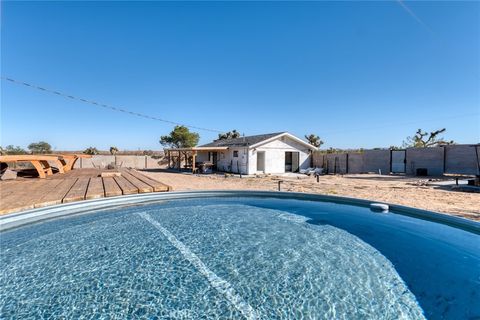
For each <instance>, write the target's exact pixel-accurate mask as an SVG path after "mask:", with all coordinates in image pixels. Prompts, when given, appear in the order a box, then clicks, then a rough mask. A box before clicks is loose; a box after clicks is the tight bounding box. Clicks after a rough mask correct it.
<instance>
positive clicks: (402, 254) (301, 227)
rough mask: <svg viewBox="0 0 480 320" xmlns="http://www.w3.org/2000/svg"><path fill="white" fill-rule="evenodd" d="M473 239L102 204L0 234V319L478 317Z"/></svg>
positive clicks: (175, 206) (205, 203)
mask: <svg viewBox="0 0 480 320" xmlns="http://www.w3.org/2000/svg"><path fill="white" fill-rule="evenodd" d="M479 239H480V236H479V235H477V234H474V233H471V232H467V231H464V230H461V229H458V228H453V227H449V226H446V225H442V224H438V223H434V222H429V221H424V220H419V219H415V218H411V217H407V216H403V215H399V214H394V213H374V212H371V211H370V210H369V209H368V208H365V207H359V206H353V205H344V204H343V205H342V204H335V203H329V202H314V201H302V200H292V199H275V198H205V199H188V200H185V199H183V200H168V201H163V202H159V203H155V204H147V205H138V206H131V207H122V208H117V209H109V210H102V211H97V212H91V213H88V214H81V215H73V216H69V217H63V218H57V219H55V220H48V221H44V222H38V223H34V224H30V225H26V226H23V227H19V228H16V229H12V230H9V231H5V232H2V233H1V259H0V268H1V276H0V285H1V291H0V303H1V305H0V318H2V319H20V318H22V319H26V318H32V319H33V318H35V319H36V318H72V319H76V318H81V317H84V316H88V318H90V317H93V318H118V319H125V318H146V319H210V318H213V319H232V318H233V319H237V318H238V319H242V318H243V319H245V318H246V319H422V318H428V319H475V318H478V317H480V303H479V301H480V240H479Z"/></svg>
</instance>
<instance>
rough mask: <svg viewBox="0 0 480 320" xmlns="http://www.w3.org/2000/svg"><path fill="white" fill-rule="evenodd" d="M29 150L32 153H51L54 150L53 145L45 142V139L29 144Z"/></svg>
mask: <svg viewBox="0 0 480 320" xmlns="http://www.w3.org/2000/svg"><path fill="white" fill-rule="evenodd" d="M27 148H28V150H30V152H31V153H32V154H35V153H51V152H52V146H51V145H50V144H49V143H47V142H45V141H39V142H32V143H30V144H29V145H28V147H27Z"/></svg>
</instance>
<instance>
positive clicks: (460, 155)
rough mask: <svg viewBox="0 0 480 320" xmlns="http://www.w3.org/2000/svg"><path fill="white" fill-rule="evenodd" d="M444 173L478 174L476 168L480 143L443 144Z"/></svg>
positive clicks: (479, 153)
mask: <svg viewBox="0 0 480 320" xmlns="http://www.w3.org/2000/svg"><path fill="white" fill-rule="evenodd" d="M444 148H445V173H452V174H471V175H478V174H480V172H479V170H478V164H477V161H479V160H480V159H477V154H476V153H475V148H477V152H478V156H480V145H476V146H475V145H452V146H445V147H444Z"/></svg>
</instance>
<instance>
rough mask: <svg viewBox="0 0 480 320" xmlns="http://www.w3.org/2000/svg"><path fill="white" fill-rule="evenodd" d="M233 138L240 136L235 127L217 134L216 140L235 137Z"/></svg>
mask: <svg viewBox="0 0 480 320" xmlns="http://www.w3.org/2000/svg"><path fill="white" fill-rule="evenodd" d="M235 138H240V132H238V131H237V130H235V129H233V130H232V131H228V132H225V133H219V134H218V140H227V139H235Z"/></svg>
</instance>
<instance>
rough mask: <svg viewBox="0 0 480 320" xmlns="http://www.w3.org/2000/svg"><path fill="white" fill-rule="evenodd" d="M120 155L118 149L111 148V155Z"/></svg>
mask: <svg viewBox="0 0 480 320" xmlns="http://www.w3.org/2000/svg"><path fill="white" fill-rule="evenodd" d="M117 153H118V148H117V147H110V154H112V155H116V154H117Z"/></svg>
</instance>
